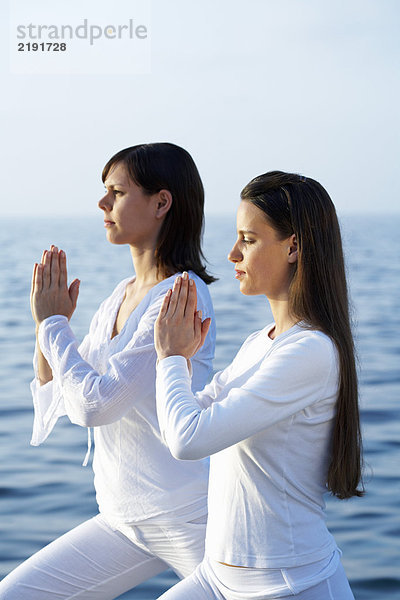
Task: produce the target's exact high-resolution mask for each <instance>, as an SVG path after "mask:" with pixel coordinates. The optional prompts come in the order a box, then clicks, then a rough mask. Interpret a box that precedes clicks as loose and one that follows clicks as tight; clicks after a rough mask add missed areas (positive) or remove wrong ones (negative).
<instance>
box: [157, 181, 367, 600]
mask: <svg viewBox="0 0 400 600" xmlns="http://www.w3.org/2000/svg"><path fill="white" fill-rule="evenodd" d="M241 198H242V201H241V204H240V206H239V209H238V214H237V235H238V237H237V241H236V243H235V245H234V246H233V248H232V250H231V252H230V254H229V260H231V261H232V262H233V263H234V265H235V272H236V278H237V279H238V280H239V282H240V290H241V292H242V293H243V294H246V295H254V294H263V295H265V296H266V297H267V299H268V301H269V303H270V306H271V309H272V313H273V316H274V323H272V324H270V325H268V326H267V327H265V329H263V330H261V331H259V332H256V333H254V334H252V335H251V336H250V337H249V338H248V339H247V340H246V341H245V343H244V344H243V346H242V348H241V349H240V350H239V353H238V354H237V356H236V358H235V359H234V361H233V362H232V364H231V365H230V366H228V367H227V368H226V369H225V370H224V371H222V372H220V373H217V374H216V375H215V377H214V378H213V380H212V382H211V383H210V384H209V385H207V386H206V387H205V389H204V390H203V391H202V392H198V393H197V394H196V395H193V393H192V391H191V389H190V376H189V373H188V367H187V360H188V359H189V358H190V357H191V356H192V355H193V354H194V353H195V352H198V349H199V347H201V344H202V343H203V342H204V340H206V339H207V331H208V328H209V326H210V319H209V318H206V319H204V320H202V317H201V314H199V312H198V308H197V301H196V285H195V282H194V281H192V280H191V279H189V277H188V275H187V274H184V275H183V276H182V277H178V278H177V279H176V281H175V284H174V287H173V289H172V291H171V290H170V291H169V292H168V293H167V295H166V297H165V299H164V303H163V305H162V307H161V311H160V315H159V317H158V319H157V321H156V326H155V336H156V337H155V339H156V350H157V354H158V358H159V363H158V367H157V371H158V374H157V412H158V418H159V422H160V427H161V432H162V435H163V436H164V439H165V440H166V442H167V443H168V445H169V447H170V449H171V452H172V454H173V455H174V456H175V457H176V458H180V459H183V460H188V461H190V460H198V459H201V458H204V457H206V456H209V455H211V461H210V483H209V518H208V525H207V534H206V553H205V558H204V561H203V562H202V563H201V565H199V567H198V568H197V569H196V571H195V572H194V573H193V574H192V575H191V576H190V577H188V578H187V579H185V580H184V581H182V582H180V583H179V584H177V585H176V586H175V587H174V588H172V589H171V590H169V591H168V592H166V593H165V594H164V595H163V596H162V598H163V600H164V599H165V600H167V599H168V600H184V599H185V600H186V599H187V598H190V600H203V599H204V600H205V599H209V598H218V599H219V600H248V599H249V600H250V598H251V599H252V600H266V599H275V598H287V599H289V598H298V599H299V600H321V599H322V598H323V599H324V600H348V599H352V598H353V595H352V592H351V590H350V587H349V584H348V581H347V579H346V576H345V574H344V571H343V568H342V566H341V563H340V552H339V550H338V548H337V546H336V544H335V541H334V539H333V537H332V535H331V534H330V533H329V531H328V529H327V528H326V524H325V513H324V509H325V503H324V499H323V496H324V493H326V492H328V491H330V492H331V493H332V494H334V495H335V496H337V497H338V498H350V497H351V496H361V495H362V494H363V490H362V488H361V489H360V487H359V486H360V485H361V436H360V424H359V412H358V394H357V374H356V367H355V360H354V348H353V339H352V334H351V328H350V319H349V309H348V296H347V286H346V277H345V269H344V261H343V252H342V243H341V236H340V229H339V225H338V221H337V217H336V212H335V208H334V206H333V203H332V201H331V199H330V197H329V196H328V194H327V192H326V191H325V190H324V188H323V187H322V186H321V185H320V184H319V183H317V182H316V181H314V180H313V179H309V178H305V177H302V176H299V175H294V174H288V173H283V172H279V171H274V172H270V173H266V174H265V175H261V176H260V177H256V178H255V179H253V180H252V181H251V182H250V183H249V184H248V185H247V186H246V187H245V188H244V190H243V191H242V194H241Z"/></svg>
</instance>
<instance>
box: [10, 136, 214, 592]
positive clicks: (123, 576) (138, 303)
mask: <svg viewBox="0 0 400 600" xmlns="http://www.w3.org/2000/svg"><path fill="white" fill-rule="evenodd" d="M102 178H103V182H104V185H105V188H106V192H105V195H104V197H103V198H102V199H101V200H100V201H99V208H100V209H101V210H102V211H103V213H104V224H105V227H106V232H107V239H108V241H109V242H111V243H113V244H127V245H128V246H129V249H130V253H131V257H132V262H133V270H134V276H132V275H131V276H129V277H128V278H126V279H124V280H123V281H121V282H120V283H119V284H118V285H117V287H116V288H115V290H114V291H113V293H112V294H111V296H110V297H109V298H107V299H106V300H105V301H104V302H103V303H102V304H101V305H100V307H99V309H98V311H97V313H96V314H95V316H94V318H93V320H92V323H91V325H90V330H89V333H88V335H87V336H86V337H85V339H84V340H83V342H82V344H81V345H80V346H79V347H78V344H77V342H76V340H75V337H74V334H73V332H72V330H71V327H70V325H69V319H70V317H71V315H72V313H73V312H74V310H75V307H76V302H77V297H78V289H79V281H78V280H74V281H73V282H72V284H71V285H70V286H69V287H68V285H67V269H66V256H65V253H64V252H63V251H61V250H59V249H58V248H57V247H54V246H53V247H52V248H51V249H50V250H47V251H45V252H44V253H43V257H42V260H41V262H40V263H38V264H36V265H35V267H34V274H33V282H32V294H31V306H32V314H33V318H34V321H35V323H36V331H37V347H36V356H35V372H36V378H35V380H34V381H33V383H32V393H33V399H34V406H35V421H34V431H33V437H32V443H33V445H38V444H40V443H42V442H43V441H44V440H45V439H46V437H47V436H48V435H49V433H50V432H51V430H52V428H53V426H54V424H55V422H56V421H57V419H58V417H60V416H61V415H63V414H66V415H68V417H69V419H70V420H71V421H72V422H73V423H76V424H78V425H81V426H83V427H88V428H91V427H93V428H94V439H95V450H94V459H93V470H94V474H95V488H96V498H97V502H98V505H99V514H98V515H97V516H95V517H94V518H92V519H90V520H89V521H87V522H85V523H83V524H81V525H79V526H78V527H76V528H75V529H73V530H72V531H70V532H68V533H66V534H65V535H63V536H62V537H60V538H59V539H57V540H55V541H54V542H52V543H51V544H49V545H48V546H46V547H45V548H43V549H42V550H40V551H39V552H37V553H36V554H35V555H33V556H32V557H31V558H30V559H28V560H27V561H26V562H25V563H23V564H22V565H20V566H19V567H17V568H16V569H15V570H14V571H13V572H12V573H11V574H10V575H8V576H7V577H6V578H5V579H4V580H3V581H2V582H1V583H0V597H1V598H2V600H21V599H22V598H27V599H28V598H29V600H51V599H53V598H54V599H55V598H64V599H67V598H76V599H77V598H79V599H82V600H89V599H94V598H95V599H96V600H108V599H112V598H116V597H117V596H119V595H120V594H122V593H124V592H125V591H127V590H129V589H131V588H132V587H134V586H136V585H138V584H139V583H140V582H142V581H144V580H146V579H148V578H150V577H152V576H154V575H156V574H157V573H160V572H161V571H164V570H165V569H167V568H168V567H171V568H172V569H174V570H175V572H176V573H177V574H178V575H179V576H180V577H184V576H186V575H188V574H189V573H191V572H192V571H193V570H194V568H195V567H196V565H197V564H198V563H199V562H200V561H201V559H202V557H203V554H204V537H205V523H206V519H207V484H208V461H207V460H205V461H204V460H199V461H195V462H193V463H189V462H182V461H179V460H176V459H175V458H173V457H172V455H171V453H170V452H169V450H168V448H167V447H166V446H165V444H164V443H163V441H162V439H161V435H160V430H159V426H158V421H157V415H156V401H155V367H156V352H155V348H154V323H155V320H156V318H157V315H158V312H159V310H160V306H161V303H162V299H163V297H164V295H165V293H166V291H167V289H168V288H169V287H170V285H171V282H172V281H173V278H174V277H175V276H176V274H179V273H181V272H182V271H183V270H189V272H190V274H191V277H192V278H193V279H194V280H195V281H196V285H197V286H198V290H199V305H200V306H201V308H202V310H203V311H204V313H205V314H207V315H209V316H210V317H212V316H213V308H212V303H211V298H210V295H209V292H208V288H207V284H209V283H211V282H212V281H213V278H212V277H211V276H210V275H209V274H208V273H207V271H206V268H205V266H204V259H203V255H202V251H201V235H202V228H203V206H204V190H203V185H202V182H201V179H200V176H199V173H198V171H197V168H196V165H195V164H194V162H193V160H192V158H191V156H190V155H189V154H188V153H187V152H186V151H185V150H183V149H182V148H180V147H178V146H175V145H174V144H168V143H157V144H143V145H139V146H133V147H131V148H127V149H125V150H122V151H121V152H118V153H117V154H116V155H115V156H113V157H112V158H111V159H110V160H109V161H108V163H107V164H106V166H105V167H104V170H103V177H102ZM100 276H101V275H100ZM214 345H215V332H214V331H212V332H211V335H210V336H209V339H208V341H207V343H206V344H205V345H204V346H203V347H202V348H201V349H199V352H198V353H196V356H195V357H194V360H193V379H192V389H193V390H194V391H196V390H199V389H201V388H202V387H203V386H204V385H205V383H206V382H207V379H208V377H209V375H210V374H211V368H212V359H213V355H214ZM89 432H90V429H89Z"/></svg>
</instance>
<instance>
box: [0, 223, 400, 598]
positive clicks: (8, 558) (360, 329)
mask: <svg viewBox="0 0 400 600" xmlns="http://www.w3.org/2000/svg"><path fill="white" fill-rule="evenodd" d="M341 221H342V229H343V237H344V243H345V248H346V257H347V268H348V274H349V281H350V289H351V296H352V301H353V308H354V323H355V331H356V341H357V348H358V355H359V363H360V381H361V414H362V428H363V434H364V447H365V477H366V488H367V494H366V496H365V497H364V498H362V499H352V500H349V501H338V500H334V499H331V498H328V500H327V514H328V524H329V527H330V529H331V531H332V533H333V534H334V535H335V538H336V540H337V542H338V544H339V546H340V548H341V549H342V551H343V559H342V560H343V564H344V566H345V569H346V572H347V575H348V577H349V580H350V583H351V586H352V589H353V592H354V594H355V597H356V599H357V600H394V599H397V600H399V599H400V485H399V466H400V456H399V454H400V452H399V451H400V293H399V292H400V261H399V259H398V257H399V255H400V236H399V234H398V232H399V229H400V215H397V216H385V217H380V216H346V217H343V218H342V220H341ZM6 225H7V226H6V227H4V226H3V228H2V232H1V234H0V278H1V279H0V282H1V283H0V342H1V343H0V348H1V361H0V457H1V462H0V578H2V577H3V576H5V575H6V574H7V573H8V572H9V571H10V570H12V569H13V568H14V567H15V566H17V565H18V564H19V563H20V562H21V561H23V560H24V559H26V558H27V557H28V556H30V555H31V554H32V553H33V552H35V551H37V550H39V549H40V548H41V547H42V546H43V545H45V544H46V543H48V542H49V541H51V540H52V539H54V538H55V537H57V536H59V535H60V534H61V533H63V532H65V531H67V530H69V529H71V528H72V527H73V526H75V525H77V524H78V523H80V522H82V521H84V520H85V519H87V518H89V517H91V516H92V515H94V514H95V513H96V503H95V500H94V492H93V484H92V471H91V469H90V467H88V468H83V467H81V462H82V458H83V456H84V454H85V448H86V430H83V429H81V428H79V427H77V426H74V425H71V424H70V423H69V422H68V421H67V420H66V419H62V420H61V422H60V423H59V424H58V425H57V427H56V429H55V430H54V432H53V434H52V435H51V436H50V438H49V439H48V440H47V442H46V443H45V444H44V445H43V446H41V447H39V448H33V447H31V446H30V445H29V441H30V434H31V427H32V406H31V397H30V391H29V382H30V380H31V378H32V353H33V347H34V335H33V322H32V320H31V316H30V309H29V292H30V281H31V272H32V265H33V263H34V262H35V261H38V260H39V259H40V256H41V252H42V250H43V248H45V247H48V246H49V245H50V244H51V243H55V244H57V245H58V246H59V247H62V248H63V249H65V250H66V251H67V256H68V261H69V273H70V275H71V278H74V277H79V278H80V279H81V281H82V284H81V292H80V298H79V302H78V308H77V310H76V313H75V315H74V316H73V318H72V322H71V323H72V327H73V329H74V331H75V333H76V335H77V337H78V338H79V339H81V338H82V337H83V336H84V334H85V333H86V330H87V328H88V325H89V322H90V319H91V316H92V315H93V313H94V311H95V310H96V308H97V306H98V304H99V302H100V301H101V300H102V299H103V298H105V297H106V296H107V295H108V294H109V293H110V292H111V291H112V289H113V288H114V286H115V285H116V283H118V281H120V280H121V279H122V278H123V277H127V276H129V275H130V274H131V273H132V265H131V261H130V254H129V251H128V249H127V248H125V247H115V246H110V245H109V244H108V243H107V242H106V240H105V233H104V230H103V227H102V217H101V215H100V214H99V216H98V218H97V219H96V218H92V219H90V218H88V219H83V220H79V221H78V222H77V221H75V220H74V221H72V220H68V219H47V220H46V219H26V218H25V219H24V218H15V219H11V220H8V221H7V223H6ZM234 237H235V234H234V218H233V217H232V216H229V217H215V216H210V217H209V218H208V219H207V225H206V231H205V244H204V246H205V249H206V255H207V258H208V261H209V263H210V270H211V271H212V272H213V273H214V274H215V275H216V276H218V277H219V281H218V282H216V283H215V284H213V285H212V287H211V293H212V296H213V300H214V306H215V312H216V320H217V329H218V337H217V354H216V359H215V363H214V365H215V369H216V370H217V369H220V368H222V367H224V366H225V365H226V364H227V363H228V362H229V361H230V360H231V359H232V358H233V356H234V355H235V353H236V351H237V350H238V348H239V346H240V344H241V342H242V341H243V340H244V339H245V337H246V336H247V335H248V334H249V333H250V332H252V331H254V330H256V329H260V328H261V327H264V325H265V324H266V323H267V322H269V321H270V320H271V313H270V311H269V308H268V306H267V303H266V301H265V299H263V298H260V297H258V298H257V297H252V298H249V297H244V296H241V294H240V293H239V291H238V282H237V281H236V280H235V279H234V277H233V268H232V265H231V264H230V263H228V261H227V260H226V255H227V253H228V251H229V249H230V246H231V244H232V243H233V241H234ZM176 581H177V578H176V576H175V575H174V574H173V573H172V572H171V571H167V572H166V573H164V574H162V575H160V576H158V577H155V578H154V579H151V580H150V581H148V582H146V583H144V584H142V585H141V586H139V587H138V588H136V589H135V590H132V591H130V592H128V593H126V594H124V595H123V596H121V598H123V599H124V600H128V599H131V600H134V599H136V600H147V599H151V598H157V597H158V596H159V595H160V594H161V593H162V591H164V590H165V589H167V588H168V587H169V586H170V585H172V584H173V583H175V582H176Z"/></svg>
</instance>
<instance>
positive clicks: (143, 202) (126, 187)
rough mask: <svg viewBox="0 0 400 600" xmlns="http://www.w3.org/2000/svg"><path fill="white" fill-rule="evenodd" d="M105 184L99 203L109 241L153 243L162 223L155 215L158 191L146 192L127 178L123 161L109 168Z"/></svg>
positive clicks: (134, 243)
mask: <svg viewBox="0 0 400 600" xmlns="http://www.w3.org/2000/svg"><path fill="white" fill-rule="evenodd" d="M104 185H105V188H106V193H105V195H104V196H103V198H101V200H100V201H99V203H98V205H99V208H101V210H102V211H103V212H104V226H105V228H106V230H107V239H108V241H109V242H111V243H113V244H130V245H133V246H138V247H143V248H145V247H154V245H155V243H156V240H157V235H158V231H159V228H160V225H161V222H160V219H158V218H157V202H158V200H159V198H158V197H157V195H154V196H149V195H148V194H145V193H144V192H143V190H142V188H141V187H140V186H138V185H136V184H135V183H134V182H133V181H132V180H131V179H130V177H129V175H128V172H127V169H126V167H125V165H124V164H123V163H117V164H116V165H115V166H114V167H112V168H111V170H110V172H109V173H108V175H107V179H106V180H105V182H104Z"/></svg>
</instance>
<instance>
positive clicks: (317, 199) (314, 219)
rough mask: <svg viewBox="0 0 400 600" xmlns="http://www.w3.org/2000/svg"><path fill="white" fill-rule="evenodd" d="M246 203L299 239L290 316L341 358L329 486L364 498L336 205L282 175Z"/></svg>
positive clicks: (254, 186) (259, 180) (256, 186)
mask: <svg viewBox="0 0 400 600" xmlns="http://www.w3.org/2000/svg"><path fill="white" fill-rule="evenodd" d="M241 198H242V200H246V201H249V202H251V203H252V204H254V205H256V206H257V207H258V208H260V209H261V210H262V211H263V212H264V213H265V215H266V217H267V220H268V222H269V224H270V225H271V226H272V227H273V228H274V229H275V230H276V231H277V232H278V233H279V234H280V235H281V236H282V239H285V238H287V237H289V236H291V235H292V234H295V235H296V239H297V247H298V260H297V265H296V266H295V270H294V274H293V278H292V280H291V284H290V291H289V310H290V313H291V315H293V316H294V317H295V318H296V319H298V320H299V321H304V322H305V323H306V324H307V326H309V327H311V328H313V329H318V330H320V331H323V332H324V333H325V334H326V335H328V336H329V337H330V338H331V339H332V340H333V342H334V343H335V345H336V348H337V351H338V356H339V373H340V379H339V390H338V398H337V409H336V419H335V424H334V428H333V434H332V456H331V463H330V466H329V471H328V476H327V487H328V489H329V490H330V491H331V493H332V494H333V495H335V496H337V497H338V498H340V499H344V498H350V497H351V496H362V495H363V494H364V489H363V486H362V465H361V449H362V441H361V429H360V417H359V407H358V382H357V370H356V361H355V350H354V341H353V336H352V332H351V325H350V311H349V299H348V291H347V283H346V272H345V265H344V257H343V249H342V240H341V235H340V227H339V223H338V219H337V215H336V210H335V207H334V205H333V202H332V200H331V199H330V197H329V195H328V193H327V191H326V190H325V189H324V188H323V187H322V185H321V184H320V183H318V182H317V181H315V180H314V179H310V178H308V177H307V178H306V177H303V176H300V175H296V174H292V173H283V172H282V171H271V172H269V173H265V174H264V175H260V176H259V177H256V178H255V179H253V180H252V181H250V183H249V184H248V185H246V187H245V188H244V189H243V190H242V193H241ZM360 485H361V489H359V486H360Z"/></svg>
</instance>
